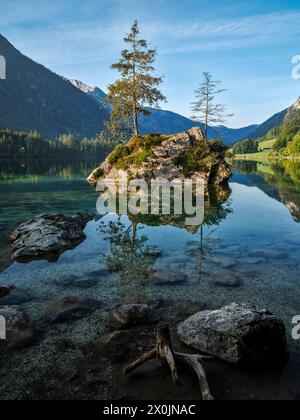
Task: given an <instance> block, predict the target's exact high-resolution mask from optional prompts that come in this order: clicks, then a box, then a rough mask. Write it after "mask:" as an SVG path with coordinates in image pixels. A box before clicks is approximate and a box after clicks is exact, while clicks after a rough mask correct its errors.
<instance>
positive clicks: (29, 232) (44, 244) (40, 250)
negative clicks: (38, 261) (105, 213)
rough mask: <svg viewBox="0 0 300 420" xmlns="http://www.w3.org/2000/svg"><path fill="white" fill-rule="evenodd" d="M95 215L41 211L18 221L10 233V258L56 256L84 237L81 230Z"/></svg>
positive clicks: (25, 258)
mask: <svg viewBox="0 0 300 420" xmlns="http://www.w3.org/2000/svg"><path fill="white" fill-rule="evenodd" d="M93 217H94V214H91V213H88V214H80V213H78V214H75V215H74V216H72V217H65V216H64V215H63V214H43V215H41V216H36V217H35V218H33V219H32V220H29V221H28V222H25V223H23V224H21V225H20V226H19V227H18V228H17V229H15V230H14V231H13V232H12V233H11V234H10V236H9V238H10V240H11V241H12V257H13V258H14V259H16V260H32V259H34V258H48V259H53V258H57V257H58V256H59V255H60V254H62V253H63V252H64V251H66V250H68V249H72V248H74V247H75V246H77V245H78V244H79V243H80V242H82V241H83V240H84V239H85V234H84V232H83V230H84V228H85V226H86V224H87V223H88V222H89V221H90V220H92V218H93Z"/></svg>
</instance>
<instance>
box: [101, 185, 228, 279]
mask: <svg viewBox="0 0 300 420" xmlns="http://www.w3.org/2000/svg"><path fill="white" fill-rule="evenodd" d="M230 195H231V189H230V188H229V186H226V187H224V186H223V187H219V188H210V189H209V190H208V191H207V192H206V197H205V218H204V222H203V224H202V225H198V226H187V225H186V224H185V220H186V217H187V215H177V216H174V215H160V216H154V215H138V216H128V221H130V225H129V227H128V224H125V223H122V221H121V216H122V215H119V217H118V220H116V221H110V222H109V223H107V224H106V223H105V222H102V223H101V225H100V231H101V233H102V234H104V235H105V239H106V240H107V241H108V242H109V244H110V252H109V255H106V256H105V261H106V265H107V268H108V269H109V270H110V271H111V272H114V273H117V274H118V277H119V280H120V281H121V282H122V283H124V282H130V283H131V285H133V284H134V282H136V281H137V282H138V283H136V284H137V285H139V287H141V286H142V285H147V279H148V278H149V277H150V276H151V274H152V273H153V270H154V266H155V263H156V262H157V260H158V258H160V257H161V256H162V254H163V251H162V250H161V249H158V248H157V247H155V246H152V245H150V244H149V238H148V237H147V236H146V235H145V234H143V232H142V231H143V229H144V227H145V226H156V227H159V226H161V227H163V226H173V227H175V228H179V229H185V230H187V231H188V232H189V233H190V234H192V235H199V236H200V238H199V240H197V241H193V243H197V244H198V245H197V247H199V248H198V251H197V252H196V253H195V252H194V254H193V255H190V256H189V257H188V258H189V259H190V260H192V259H193V260H194V262H195V263H196V265H197V267H196V268H197V270H198V271H200V272H201V270H202V260H203V258H204V255H205V247H206V245H207V244H208V243H209V242H210V239H211V237H210V236H211V234H212V232H213V231H214V230H215V229H214V228H217V226H218V225H219V224H220V223H221V222H222V221H223V220H225V219H226V217H227V216H228V215H229V214H230V213H232V209H231V207H230V204H231V203H230V200H229V198H230ZM205 228H208V229H207V231H208V233H207V236H206V235H205Z"/></svg>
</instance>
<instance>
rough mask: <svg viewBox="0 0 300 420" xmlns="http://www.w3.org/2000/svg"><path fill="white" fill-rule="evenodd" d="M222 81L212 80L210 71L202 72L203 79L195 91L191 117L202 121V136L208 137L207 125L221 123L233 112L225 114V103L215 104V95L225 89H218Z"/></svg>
mask: <svg viewBox="0 0 300 420" xmlns="http://www.w3.org/2000/svg"><path fill="white" fill-rule="evenodd" d="M221 83H222V82H220V81H219V80H213V79H212V75H211V74H210V73H207V72H204V73H203V80H202V82H201V83H200V87H199V89H197V90H196V91H195V93H196V101H195V102H193V103H192V112H193V115H192V117H191V118H192V119H193V120H194V121H197V122H201V123H204V125H205V129H204V137H205V139H207V137H208V127H209V125H210V124H223V123H225V122H226V119H227V118H229V117H232V116H233V114H227V112H226V105H221V104H216V103H215V97H216V95H218V94H220V93H223V92H225V91H226V89H220V88H219V85H220V84H221Z"/></svg>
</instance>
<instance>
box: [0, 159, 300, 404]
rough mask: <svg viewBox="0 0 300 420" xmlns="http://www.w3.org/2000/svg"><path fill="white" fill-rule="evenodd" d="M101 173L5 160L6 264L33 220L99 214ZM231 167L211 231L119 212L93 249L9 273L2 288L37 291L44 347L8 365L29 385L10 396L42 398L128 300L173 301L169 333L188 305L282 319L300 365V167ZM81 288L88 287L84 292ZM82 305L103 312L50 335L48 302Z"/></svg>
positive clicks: (89, 243)
mask: <svg viewBox="0 0 300 420" xmlns="http://www.w3.org/2000/svg"><path fill="white" fill-rule="evenodd" d="M97 163H98V162H95V161H92V162H69V163H62V162H51V163H49V162H35V163H34V164H33V163H30V162H25V163H22V164H16V163H14V162H10V163H4V162H3V163H2V164H1V165H0V167H1V168H2V169H1V170H0V175H1V178H0V203H1V205H0V252H1V255H2V256H4V255H5V252H6V250H7V246H8V242H7V239H6V238H7V234H8V232H9V231H10V230H12V229H13V228H14V227H16V226H17V225H18V224H19V223H20V222H22V221H25V220H27V219H30V218H31V217H32V216H34V215H37V214H41V213H48V212H62V213H65V214H67V215H71V214H73V213H75V212H78V211H82V212H84V211H95V207H96V200H97V194H96V193H95V192H94V191H93V189H92V187H91V186H90V185H88V184H87V182H86V181H85V179H86V177H87V176H88V175H89V173H90V172H91V170H92V169H94V168H95V167H96V166H97ZM233 169H234V174H233V177H232V178H231V180H230V190H228V189H227V190H226V191H221V192H218V194H215V193H212V194H211V196H210V201H209V203H207V205H206V218H205V224H204V226H203V227H202V229H201V228H200V227H199V228H197V229H196V228H195V229H190V228H188V227H186V226H184V224H183V223H182V221H180V220H177V219H175V218H173V219H172V218H164V219H159V218H158V219H153V218H152V219H151V218H150V219H149V220H147V219H145V218H144V219H138V218H135V219H134V220H133V219H132V218H131V220H130V219H129V218H128V217H125V216H118V215H113V214H110V215H107V216H105V217H103V218H100V217H99V218H98V220H95V221H92V222H90V223H89V224H88V225H87V227H86V235H87V239H86V240H85V241H84V242H83V243H81V244H80V245H79V246H78V247H77V248H75V249H74V250H71V251H67V252H65V253H64V254H63V255H62V256H61V257H60V258H59V260H58V261H57V262H47V261H34V262H32V263H29V264H20V263H14V264H12V265H10V266H9V267H8V268H6V269H5V270H4V271H2V272H1V273H0V285H12V284H13V285H15V286H18V287H21V288H25V289H27V290H29V291H30V292H31V293H32V296H33V300H32V301H30V302H28V303H26V304H24V305H23V307H24V308H25V309H26V311H27V312H28V313H29V314H30V316H31V318H32V319H33V321H35V322H36V323H37V325H38V328H39V333H40V339H39V342H38V344H37V345H35V346H33V347H32V348H29V349H27V350H22V352H20V354H19V353H18V352H17V353H14V354H12V355H9V356H6V357H5V361H3V360H2V363H5V366H4V365H3V366H4V368H3V366H2V368H3V369H4V370H5V372H6V373H7V372H9V375H10V377H14V375H20V382H19V383H16V382H14V381H8V382H6V383H5V384H4V383H2V384H0V393H1V395H3V397H4V398H9V397H12V396H14V397H18V398H22V397H24V395H25V394H26V392H27V394H26V395H30V397H35V396H36V395H38V394H39V392H40V391H37V390H36V389H35V387H36V383H37V381H40V383H42V382H43V379H42V377H43V376H44V375H45V374H46V373H47V374H48V373H49V370H51V368H50V365H53V364H55V366H56V368H57V369H62V368H63V366H64V365H65V363H66V361H67V362H68V363H72V362H74V363H75V362H76V361H77V360H78V358H79V357H80V356H81V350H79V349H82V347H83V346H85V345H87V343H89V342H91V341H92V340H93V339H95V338H97V337H98V336H99V335H101V334H104V333H106V332H107V329H106V327H105V325H104V319H105V318H106V316H107V313H108V311H109V309H111V308H113V307H114V306H115V305H117V304H119V303H120V302H123V301H128V300H130V299H131V300H133V299H136V300H138V299H139V300H141V299H144V300H161V301H163V302H167V304H165V305H164V306H163V318H164V319H165V320H167V321H168V322H169V323H170V324H171V325H175V324H176V322H178V319H180V315H179V314H182V313H187V312H188V310H187V308H189V307H197V306H198V307H200V306H201V307H202V308H204V307H206V308H209V309H215V308H218V307H220V306H222V305H225V304H228V303H231V302H252V303H255V304H257V305H258V306H260V307H263V308H267V309H268V310H270V311H273V312H274V313H276V314H277V315H279V316H280V317H281V318H282V319H283V320H284V322H285V324H286V328H287V334H288V338H289V346H290V350H291V351H292V353H295V354H297V355H299V353H300V343H299V341H295V340H293V339H292V337H291V332H292V328H293V325H292V319H293V317H294V316H296V315H298V314H300V288H299V270H300V164H295V163H293V162H285V163H284V164H278V163H277V164H270V163H268V162H261V163H256V162H235V163H234V166H233ZM133 250H134V252H133ZM107 268H110V269H111V270H110V271H109V270H108V269H107ZM151 269H157V270H160V272H161V275H162V277H163V279H164V280H165V281H161V282H154V283H153V282H151V281H149V278H148V276H147V273H148V272H149V271H151ZM164 270H165V271H164ZM166 270H167V273H168V275H166ZM178 273H180V274H181V275H182V279H181V281H177V280H176V279H178ZM79 279H81V280H86V285H85V286H82V284H81V286H79V285H78V283H77V281H78V280H79ZM172 279H173V281H172ZM91 280H93V281H91ZM89 282H90V283H89ZM74 295H75V296H78V295H80V296H86V297H92V298H94V299H95V298H96V299H99V301H101V302H102V305H101V309H100V310H99V311H97V312H95V313H94V314H93V315H91V316H90V317H88V318H86V319H83V320H80V321H76V322H74V323H69V324H67V325H55V326H52V327H51V328H49V327H46V328H45V327H44V323H43V316H44V311H45V307H46V306H47V304H48V303H49V302H50V301H52V300H53V299H55V298H57V297H59V296H74ZM62 338H64V339H68V340H70V341H72V343H73V348H68V350H67V351H66V352H59V351H58V350H57V348H56V343H57V342H58V340H62ZM19 372H21V373H19ZM26 372H31V375H30V378H29V377H28V375H27V374H26ZM25 389H26V390H27V391H25ZM35 393H36V394H35Z"/></svg>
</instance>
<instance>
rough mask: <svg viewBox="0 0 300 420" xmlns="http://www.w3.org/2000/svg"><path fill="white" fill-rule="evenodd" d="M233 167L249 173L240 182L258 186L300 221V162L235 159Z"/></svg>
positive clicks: (296, 220) (242, 172)
mask: <svg viewBox="0 0 300 420" xmlns="http://www.w3.org/2000/svg"><path fill="white" fill-rule="evenodd" d="M233 169H234V170H235V171H238V172H239V173H240V174H244V175H247V177H246V178H245V179H241V178H240V177H239V178H238V182H239V183H243V184H247V185H248V184H249V183H250V184H251V185H255V186H256V187H258V188H259V189H260V190H262V191H263V192H264V193H266V194H267V195H268V196H269V197H272V198H274V199H276V200H278V201H280V202H281V203H282V204H284V205H285V206H286V207H287V208H288V210H289V211H290V213H291V215H292V217H293V219H294V221H295V222H297V223H299V222H300V163H299V162H295V161H284V162H252V161H235V162H234V165H233Z"/></svg>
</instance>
